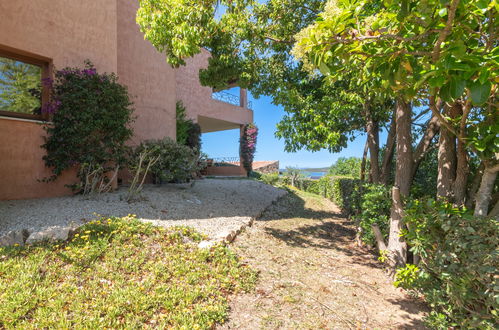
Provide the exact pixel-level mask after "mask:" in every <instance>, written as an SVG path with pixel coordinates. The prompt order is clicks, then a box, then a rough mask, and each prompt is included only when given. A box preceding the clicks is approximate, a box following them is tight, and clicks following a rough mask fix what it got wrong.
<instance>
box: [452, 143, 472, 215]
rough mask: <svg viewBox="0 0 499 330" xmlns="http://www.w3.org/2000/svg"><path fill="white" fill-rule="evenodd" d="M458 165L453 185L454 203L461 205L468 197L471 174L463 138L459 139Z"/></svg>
mask: <svg viewBox="0 0 499 330" xmlns="http://www.w3.org/2000/svg"><path fill="white" fill-rule="evenodd" d="M456 156H457V165H456V179H455V180H454V184H453V187H452V191H453V195H454V196H453V199H452V201H453V202H454V204H456V205H458V206H461V205H464V201H465V198H466V186H467V184H468V174H469V159H468V152H467V151H466V146H465V145H464V143H463V142H462V141H461V140H458V141H457V155H456Z"/></svg>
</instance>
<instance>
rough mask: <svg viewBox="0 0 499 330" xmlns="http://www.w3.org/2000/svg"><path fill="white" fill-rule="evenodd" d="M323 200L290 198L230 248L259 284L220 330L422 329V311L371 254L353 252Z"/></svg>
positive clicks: (346, 226) (345, 224) (348, 235)
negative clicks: (253, 270)
mask: <svg viewBox="0 0 499 330" xmlns="http://www.w3.org/2000/svg"><path fill="white" fill-rule="evenodd" d="M354 236H355V231H354V228H353V226H352V225H351V223H350V222H349V221H348V220H347V219H345V218H343V217H341V215H339V210H338V208H337V207H336V206H335V205H334V204H332V203H331V202H330V201H328V200H326V199H323V198H320V197H317V196H315V195H311V194H306V193H301V192H299V193H297V194H294V193H290V194H288V196H286V197H284V198H282V199H281V200H279V202H278V203H277V204H275V205H273V206H272V207H271V208H270V209H268V210H267V211H266V212H265V213H264V214H263V216H262V217H261V218H260V219H259V221H257V222H256V223H255V225H254V226H253V227H252V228H250V229H248V230H247V231H246V232H245V233H243V234H242V235H241V236H239V237H238V238H237V240H236V241H235V242H234V245H233V248H234V249H235V250H236V252H237V253H238V254H239V255H240V256H241V258H242V259H243V260H245V261H246V262H247V263H248V264H250V265H251V266H252V267H254V268H256V269H257V270H259V271H260V280H259V283H258V284H257V288H256V290H255V291H254V292H253V293H251V294H246V295H240V296H236V297H233V299H232V301H231V314H230V319H229V321H228V322H227V323H226V324H225V325H223V326H222V327H221V328H222V329H260V328H263V329H277V328H279V329H295V328H299V329H303V328H305V329H373V328H378V329H423V328H424V327H423V325H422V322H421V319H422V317H423V311H424V310H425V308H424V306H423V305H422V304H421V303H420V302H417V301H414V300H413V299H411V298H410V297H408V296H407V295H406V294H404V293H403V292H402V291H401V290H399V289H396V288H394V287H393V285H392V284H391V283H390V281H389V280H388V278H387V276H386V275H385V273H384V271H383V270H382V269H381V267H380V264H379V262H378V261H377V260H376V258H375V256H373V255H372V254H369V253H368V252H366V251H363V250H361V249H359V248H357V247H356V245H355V243H354Z"/></svg>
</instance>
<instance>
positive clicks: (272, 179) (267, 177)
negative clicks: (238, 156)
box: [260, 173, 279, 186]
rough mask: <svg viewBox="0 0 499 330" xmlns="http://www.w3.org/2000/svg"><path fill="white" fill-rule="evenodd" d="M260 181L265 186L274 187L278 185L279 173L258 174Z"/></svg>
mask: <svg viewBox="0 0 499 330" xmlns="http://www.w3.org/2000/svg"><path fill="white" fill-rule="evenodd" d="M260 180H261V181H262V182H264V183H266V184H270V185H272V186H275V185H277V184H278V183H279V173H268V174H266V173H262V174H260Z"/></svg>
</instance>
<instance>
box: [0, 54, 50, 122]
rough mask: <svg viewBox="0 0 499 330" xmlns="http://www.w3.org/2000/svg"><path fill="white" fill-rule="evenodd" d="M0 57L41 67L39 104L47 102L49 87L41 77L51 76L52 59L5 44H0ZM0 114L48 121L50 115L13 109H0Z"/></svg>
mask: <svg viewBox="0 0 499 330" xmlns="http://www.w3.org/2000/svg"><path fill="white" fill-rule="evenodd" d="M0 57H5V58H8V59H11V60H14V61H19V62H24V63H27V64H31V65H36V66H38V67H40V68H41V71H42V74H41V77H40V83H41V86H42V100H41V104H42V106H43V104H45V103H47V102H48V101H49V99H50V89H49V88H48V87H47V86H45V85H44V84H43V79H45V78H51V77H52V60H51V59H49V58H46V57H43V56H39V55H35V54H32V53H28V52H24V51H19V50H16V49H13V48H10V47H7V46H3V45H0ZM0 116H3V117H12V118H20V119H31V120H38V121H49V120H50V115H49V114H48V113H42V114H40V115H35V114H30V113H20V112H14V111H1V110H0Z"/></svg>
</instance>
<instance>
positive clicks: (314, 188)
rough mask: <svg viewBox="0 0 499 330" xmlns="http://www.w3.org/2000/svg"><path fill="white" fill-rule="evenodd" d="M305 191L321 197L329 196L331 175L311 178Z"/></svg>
mask: <svg viewBox="0 0 499 330" xmlns="http://www.w3.org/2000/svg"><path fill="white" fill-rule="evenodd" d="M306 191H307V192H309V193H312V194H317V195H321V196H322V197H328V198H329V197H331V177H330V176H327V175H326V176H323V177H322V178H320V179H319V180H311V183H310V184H309V185H308V186H307V189H306Z"/></svg>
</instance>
